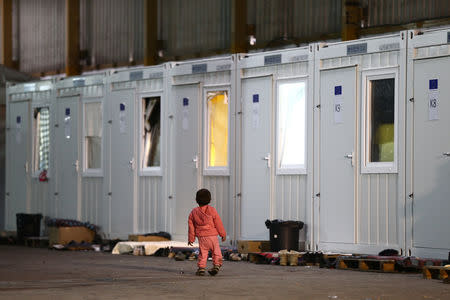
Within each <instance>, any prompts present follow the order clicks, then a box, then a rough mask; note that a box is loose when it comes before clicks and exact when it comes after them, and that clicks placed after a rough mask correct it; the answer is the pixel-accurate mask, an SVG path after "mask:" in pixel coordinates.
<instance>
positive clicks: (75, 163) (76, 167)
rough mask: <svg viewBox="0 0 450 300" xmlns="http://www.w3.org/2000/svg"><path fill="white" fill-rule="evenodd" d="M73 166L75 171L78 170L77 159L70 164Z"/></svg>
mask: <svg viewBox="0 0 450 300" xmlns="http://www.w3.org/2000/svg"><path fill="white" fill-rule="evenodd" d="M72 166H74V167H75V171H77V172H78V159H77V160H76V161H75V162H74V163H73V164H72Z"/></svg>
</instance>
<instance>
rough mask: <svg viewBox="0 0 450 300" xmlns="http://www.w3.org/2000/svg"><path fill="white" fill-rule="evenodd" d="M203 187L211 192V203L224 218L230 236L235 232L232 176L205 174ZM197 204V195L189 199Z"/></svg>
mask: <svg viewBox="0 0 450 300" xmlns="http://www.w3.org/2000/svg"><path fill="white" fill-rule="evenodd" d="M203 187H204V188H207V189H208V190H209V191H210V192H211V198H212V200H211V205H212V206H214V207H215V208H216V210H217V212H218V213H219V215H220V218H221V219H222V222H223V225H224V226H225V230H226V231H227V234H228V236H232V234H233V232H232V230H233V223H232V222H233V216H232V213H233V212H232V203H233V199H232V198H231V195H230V177H228V176H204V177H203ZM189 200H190V201H192V202H193V203H194V204H195V195H192V199H189Z"/></svg>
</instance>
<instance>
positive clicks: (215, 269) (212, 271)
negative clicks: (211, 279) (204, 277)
mask: <svg viewBox="0 0 450 300" xmlns="http://www.w3.org/2000/svg"><path fill="white" fill-rule="evenodd" d="M219 268H220V266H214V267H212V268H211V269H209V270H208V273H209V275H211V276H216V275H217V273H219Z"/></svg>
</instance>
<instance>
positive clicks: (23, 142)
mask: <svg viewBox="0 0 450 300" xmlns="http://www.w3.org/2000/svg"><path fill="white" fill-rule="evenodd" d="M8 114H9V117H8V120H9V123H8V125H7V128H9V130H8V151H9V153H8V162H7V164H8V170H9V172H8V174H7V178H6V183H7V186H6V203H7V204H6V214H7V218H6V222H5V223H6V228H7V229H9V230H14V229H15V228H16V214H17V213H27V212H28V208H29V206H30V203H29V201H30V199H29V185H28V183H29V174H30V171H31V166H30V162H29V159H28V157H29V156H28V151H29V149H30V121H29V120H30V103H29V101H22V102H12V103H10V104H9V105H8Z"/></svg>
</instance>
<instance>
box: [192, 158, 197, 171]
mask: <svg viewBox="0 0 450 300" xmlns="http://www.w3.org/2000/svg"><path fill="white" fill-rule="evenodd" d="M192 162H193V163H194V164H195V168H196V169H198V155H195V156H194V157H193V158H192Z"/></svg>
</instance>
